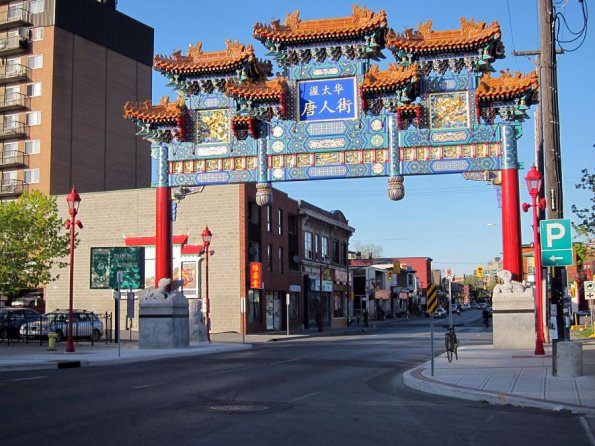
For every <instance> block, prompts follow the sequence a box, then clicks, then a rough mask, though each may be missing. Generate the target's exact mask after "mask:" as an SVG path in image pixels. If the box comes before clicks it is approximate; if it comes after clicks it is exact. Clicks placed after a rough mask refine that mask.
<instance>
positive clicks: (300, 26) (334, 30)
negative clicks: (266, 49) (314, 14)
mask: <svg viewBox="0 0 595 446" xmlns="http://www.w3.org/2000/svg"><path fill="white" fill-rule="evenodd" d="M299 15H300V12H299V11H298V10H296V11H294V12H293V13H290V14H287V16H286V17H285V23H284V24H283V25H281V24H280V23H279V20H275V21H273V22H272V23H271V24H270V25H265V24H262V23H257V24H256V25H254V37H256V38H257V39H259V40H269V41H273V42H284V43H289V42H293V43H295V42H301V43H304V42H313V41H320V40H333V39H341V38H343V39H344V38H354V37H357V36H362V35H364V34H366V33H369V32H371V31H374V30H376V29H379V28H386V26H387V21H386V13H385V12H384V11H380V12H378V13H374V12H373V11H369V10H368V9H366V7H362V8H360V7H359V6H357V5H353V14H352V15H351V17H345V18H334V19H321V20H301V19H300V17H299Z"/></svg>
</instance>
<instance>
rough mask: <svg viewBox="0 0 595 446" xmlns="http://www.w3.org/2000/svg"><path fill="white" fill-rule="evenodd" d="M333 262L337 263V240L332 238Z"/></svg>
mask: <svg viewBox="0 0 595 446" xmlns="http://www.w3.org/2000/svg"><path fill="white" fill-rule="evenodd" d="M332 260H333V262H335V263H339V242H338V241H337V240H333V259H332Z"/></svg>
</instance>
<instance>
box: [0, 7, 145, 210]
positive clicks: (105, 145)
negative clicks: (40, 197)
mask: <svg viewBox="0 0 595 446" xmlns="http://www.w3.org/2000/svg"><path fill="white" fill-rule="evenodd" d="M115 3H116V2H115V1H97V0H29V1H6V0H0V124H1V125H0V180H1V181H0V201H2V200H10V199H15V198H17V197H18V196H19V195H21V194H22V193H23V192H25V191H27V190H33V189H37V190H40V191H41V192H43V193H45V194H51V195H57V194H64V193H67V192H68V191H69V190H70V188H71V187H72V185H73V184H75V185H76V187H77V189H78V190H79V192H91V191H105V190H116V189H131V188H138V187H148V186H149V184H150V157H149V144H148V143H147V142H146V141H143V140H142V139H141V138H138V137H136V135H135V133H136V129H135V127H134V125H133V124H132V123H131V122H129V121H126V120H124V119H122V105H123V104H124V103H125V102H126V101H127V100H129V99H131V98H139V99H140V98H143V99H144V98H146V97H150V95H151V72H152V62H153V29H152V28H150V27H149V26H146V25H144V24H142V23H140V22H138V21H136V20H134V19H132V18H130V17H128V16H126V15H124V14H122V13H120V12H118V11H117V10H116V7H115Z"/></svg>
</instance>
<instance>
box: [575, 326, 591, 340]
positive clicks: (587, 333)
mask: <svg viewBox="0 0 595 446" xmlns="http://www.w3.org/2000/svg"><path fill="white" fill-rule="evenodd" d="M592 334H593V330H592V329H591V328H587V329H584V330H580V331H578V332H576V335H577V336H578V337H580V338H588V337H589V336H591V335H592Z"/></svg>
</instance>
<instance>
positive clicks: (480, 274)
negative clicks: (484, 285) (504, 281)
mask: <svg viewBox="0 0 595 446" xmlns="http://www.w3.org/2000/svg"><path fill="white" fill-rule="evenodd" d="M475 277H477V278H478V279H483V266H478V267H477V268H476V269H475Z"/></svg>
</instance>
